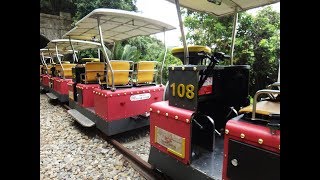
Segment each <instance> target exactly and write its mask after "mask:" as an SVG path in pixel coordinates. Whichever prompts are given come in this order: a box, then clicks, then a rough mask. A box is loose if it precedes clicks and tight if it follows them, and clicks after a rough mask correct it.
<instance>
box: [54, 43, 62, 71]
mask: <svg viewBox="0 0 320 180" xmlns="http://www.w3.org/2000/svg"><path fill="white" fill-rule="evenodd" d="M55 45H56V56H57V58H58V61H59V63H60V65H61V69H62V72H64V69H63V66H62V63H61V59H60V57H59V52H58V46H57V43H55Z"/></svg>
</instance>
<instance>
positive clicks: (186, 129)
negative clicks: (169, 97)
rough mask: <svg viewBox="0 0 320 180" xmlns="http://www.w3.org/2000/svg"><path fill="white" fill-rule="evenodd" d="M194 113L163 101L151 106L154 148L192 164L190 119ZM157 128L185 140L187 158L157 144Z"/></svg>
mask: <svg viewBox="0 0 320 180" xmlns="http://www.w3.org/2000/svg"><path fill="white" fill-rule="evenodd" d="M192 114H193V111H190V110H186V109H181V108H178V107H173V106H169V104H168V101H162V102H157V103H153V104H151V109H150V143H151V145H152V146H153V147H155V148H157V149H158V150H160V151H162V152H163V153H166V154H168V155H170V156H171V157H173V158H175V159H177V160H179V161H181V162H183V163H184V164H190V152H191V144H190V143H191V136H190V135H191V127H190V119H191V116H192ZM155 126H157V127H159V128H161V129H164V130H166V131H169V132H170V133H173V134H175V135H178V136H180V137H182V138H185V157H184V158H181V157H178V156H176V155H174V154H172V153H170V152H168V150H167V148H166V147H164V146H162V145H160V144H158V143H155Z"/></svg>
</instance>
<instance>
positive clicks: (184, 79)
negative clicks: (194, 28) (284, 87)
mask: <svg viewBox="0 0 320 180" xmlns="http://www.w3.org/2000/svg"><path fill="white" fill-rule="evenodd" d="M170 1H171V2H175V4H176V7H177V12H178V16H179V22H180V30H181V34H182V40H183V45H184V46H183V48H174V49H173V50H172V53H173V55H175V56H176V57H178V58H180V59H181V60H182V61H183V62H184V63H183V64H184V65H182V66H171V67H169V82H168V84H167V88H166V100H167V101H162V102H156V103H153V104H151V106H150V144H151V149H150V154H149V159H148V162H149V163H150V164H151V165H153V166H154V168H155V169H157V170H159V171H161V172H162V173H164V174H166V175H167V176H169V177H171V178H173V179H225V180H227V179H232V180H234V179H246V180H253V179H254V180H256V179H267V178H269V179H279V176H280V175H279V158H280V153H279V152H280V146H279V142H280V133H279V132H280V131H279V130H278V129H277V128H278V127H280V125H278V124H276V123H274V121H273V120H272V118H271V119H265V118H266V117H269V116H268V115H270V114H273V113H267V112H265V113H266V114H268V115H267V116H263V117H261V116H260V115H258V113H261V111H259V110H258V108H257V107H258V104H257V105H256V97H255V101H254V107H253V108H252V107H251V106H249V107H246V106H248V105H249V102H248V81H249V77H248V76H249V66H246V65H232V59H233V44H234V37H235V27H236V19H237V12H238V11H242V10H247V9H251V8H255V7H259V6H263V5H267V4H270V3H275V2H277V1H263V0H262V1H219V0H216V1H214V0H210V1H207V0H199V1H188V0H180V1H179V0H175V1H174V0H170ZM180 4H181V6H183V7H186V8H190V9H193V10H196V11H202V12H207V13H212V14H215V15H217V16H224V15H228V14H231V13H235V23H234V29H233V40H232V45H231V47H232V49H231V65H229V66H215V64H216V63H217V62H219V61H221V60H224V59H227V58H229V57H228V56H226V55H224V53H219V52H214V53H211V52H210V51H209V50H208V49H207V48H206V47H204V46H187V45H186V40H185V37H184V31H183V24H182V20H181V15H180ZM274 93H277V92H273V91H272V92H270V90H269V95H270V94H271V95H270V96H271V97H274V96H272V94H274ZM279 93H280V92H279ZM258 94H259V93H258ZM243 107H245V108H243ZM259 107H260V106H259ZM278 107H279V106H278ZM250 109H251V110H250ZM252 109H254V110H252ZM255 109H257V110H256V111H255ZM267 109H268V108H267ZM238 111H239V112H240V113H249V114H250V112H253V117H252V118H249V119H248V118H245V117H248V115H246V116H245V115H243V114H242V115H240V116H239V115H238ZM274 113H275V114H274V115H273V116H272V117H274V118H276V119H277V118H278V119H279V118H280V110H279V111H276V110H275V111H274ZM277 113H279V114H277ZM255 116H259V120H257V118H256V117H255ZM278 146H279V148H278ZM276 148H278V149H276ZM255 159H256V160H260V161H255ZM260 163H263V164H260ZM252 171H255V172H252Z"/></svg>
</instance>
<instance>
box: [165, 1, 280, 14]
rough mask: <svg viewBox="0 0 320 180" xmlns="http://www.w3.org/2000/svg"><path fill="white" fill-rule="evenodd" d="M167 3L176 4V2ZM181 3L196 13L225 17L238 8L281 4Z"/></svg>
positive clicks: (242, 9) (242, 2)
mask: <svg viewBox="0 0 320 180" xmlns="http://www.w3.org/2000/svg"><path fill="white" fill-rule="evenodd" d="M167 1H170V2H172V3H175V0H167ZM209 1H213V2H221V4H220V5H217V4H214V3H212V2H209ZM179 2H180V6H182V7H185V8H188V9H192V10H194V11H200V12H205V13H209V14H213V15H215V16H225V15H230V14H234V12H235V9H236V7H238V12H239V11H245V10H249V9H253V8H257V7H260V6H265V5H269V4H273V3H276V2H280V0H179Z"/></svg>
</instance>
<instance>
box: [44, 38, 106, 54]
mask: <svg viewBox="0 0 320 180" xmlns="http://www.w3.org/2000/svg"><path fill="white" fill-rule="evenodd" d="M71 43H72V46H73V48H74V50H75V51H76V52H77V51H81V50H85V49H93V48H98V47H99V46H100V43H97V42H91V41H82V40H75V39H71ZM56 44H57V47H58V51H59V53H62V54H68V53H73V51H72V48H71V45H70V42H69V39H54V40H51V41H50V42H49V43H48V44H47V46H46V49H49V50H50V51H51V52H55V50H56Z"/></svg>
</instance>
